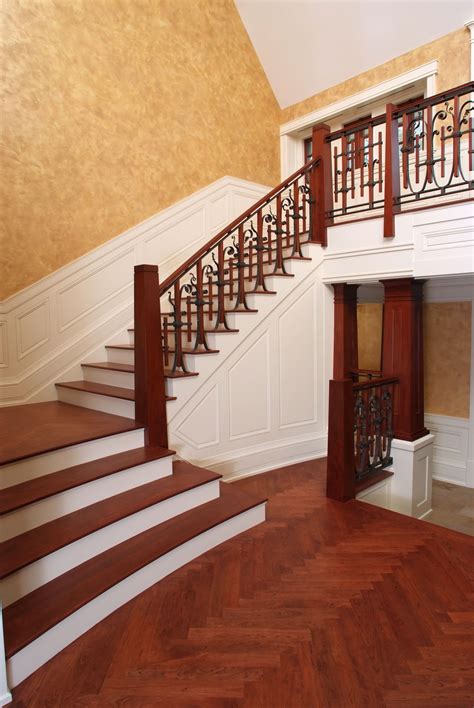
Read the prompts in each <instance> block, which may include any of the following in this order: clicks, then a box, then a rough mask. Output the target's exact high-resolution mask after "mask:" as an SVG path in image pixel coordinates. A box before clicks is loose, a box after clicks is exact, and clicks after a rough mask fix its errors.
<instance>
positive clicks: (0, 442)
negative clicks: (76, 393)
mask: <svg viewBox="0 0 474 708" xmlns="http://www.w3.org/2000/svg"><path fill="white" fill-rule="evenodd" d="M140 427H142V426H140V425H138V424H137V423H135V421H134V420H130V419H129V418H122V417H121V416H118V415H110V414H109V413H102V412H101V411H94V410H91V409H90V408H82V406H72V405H70V404H69V403H62V402H60V401H47V402H46V403H30V404H26V405H24V406H11V407H7V408H0V465H5V464H8V463H10V462H16V461H17V460H23V459H24V458H26V457H30V456H31V455H39V454H41V453H44V452H51V451H52V450H57V449H59V448H62V447H66V446H68V445H77V444H78V443H83V442H89V440H95V439H96V438H102V437H103V436H104V435H115V434H116V433H123V432H125V431H128V430H134V429H135V428H140Z"/></svg>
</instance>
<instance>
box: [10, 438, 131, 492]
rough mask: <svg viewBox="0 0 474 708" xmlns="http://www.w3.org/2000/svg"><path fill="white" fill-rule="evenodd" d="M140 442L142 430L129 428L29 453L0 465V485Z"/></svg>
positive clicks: (13, 482) (16, 482)
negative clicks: (78, 442)
mask: <svg viewBox="0 0 474 708" xmlns="http://www.w3.org/2000/svg"><path fill="white" fill-rule="evenodd" d="M143 444H144V435H143V430H142V429H139V430H130V431H128V432H125V433H119V434H118V435H109V436H107V437H103V438H99V439H98V440H90V441H89V442H84V443H80V444H79V445H71V446H70V447H64V448H61V449H60V450H54V451H53V452H47V453H45V454H44V455H35V456H34V457H28V458H27V459H26V460H20V461H19V462H14V463H13V464H11V465H4V466H3V467H0V489H5V488H6V487H11V486H12V485H14V484H21V483H22V482H28V481H29V480H30V479H36V478H37V477H42V476H43V475H45V474H50V473H51V472H57V471H58V470H62V469H66V468H67V467H73V466H74V465H80V464H81V463H82V462H90V461H91V460H96V459H98V458H99V457H105V456H107V455H114V454H115V453H117V452H125V451H126V450H132V449H133V448H135V447H142V446H143Z"/></svg>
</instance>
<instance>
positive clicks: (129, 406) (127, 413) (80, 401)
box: [58, 387, 135, 418]
mask: <svg viewBox="0 0 474 708" xmlns="http://www.w3.org/2000/svg"><path fill="white" fill-rule="evenodd" d="M58 398H59V400H60V401H64V403H72V405H74V406H82V407H83V408H92V409H93V410H96V411H102V412H103V413H111V414H112V415H120V416H123V417H124V418H135V401H127V400H125V399H124V398H115V397H114V396H101V395H100V394H98V393H89V392H88V391H77V390H75V389H72V388H62V387H58Z"/></svg>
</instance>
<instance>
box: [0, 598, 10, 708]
mask: <svg viewBox="0 0 474 708" xmlns="http://www.w3.org/2000/svg"><path fill="white" fill-rule="evenodd" d="M11 702H12V694H11V693H10V691H9V690H8V684H7V666H6V662H5V645H4V643H3V620H2V606H1V605H0V706H6V705H7V703H11Z"/></svg>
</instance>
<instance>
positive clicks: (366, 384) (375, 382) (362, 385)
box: [352, 376, 400, 391]
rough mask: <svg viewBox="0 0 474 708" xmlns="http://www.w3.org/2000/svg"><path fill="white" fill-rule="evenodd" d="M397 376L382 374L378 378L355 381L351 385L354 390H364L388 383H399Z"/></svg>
mask: <svg viewBox="0 0 474 708" xmlns="http://www.w3.org/2000/svg"><path fill="white" fill-rule="evenodd" d="M399 381H400V379H399V377H398V376H384V377H382V378H380V379H371V380H370V381H363V382H355V383H354V384H353V385H352V388H353V390H354V391H364V390H365V389H367V388H381V387H382V386H388V385H389V384H394V383H399Z"/></svg>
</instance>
